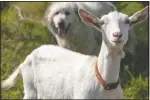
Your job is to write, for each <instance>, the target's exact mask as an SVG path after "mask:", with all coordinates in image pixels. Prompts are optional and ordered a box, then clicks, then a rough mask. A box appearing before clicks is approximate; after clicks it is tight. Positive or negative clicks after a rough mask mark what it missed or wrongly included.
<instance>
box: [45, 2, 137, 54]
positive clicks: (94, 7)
mask: <svg viewBox="0 0 150 100" xmlns="http://www.w3.org/2000/svg"><path fill="white" fill-rule="evenodd" d="M79 8H83V9H86V10H88V11H90V12H92V13H93V14H95V15H96V16H100V15H101V14H107V13H108V12H110V11H113V10H116V8H115V6H114V5H113V4H112V3H110V2H54V3H52V4H51V5H50V7H49V8H48V9H47V11H46V14H45V19H46V23H47V26H48V28H49V30H50V31H51V32H52V34H53V35H54V37H55V39H56V41H57V43H58V45H59V46H61V47H64V48H67V49H70V50H73V51H76V52H80V53H82V54H88V55H98V53H99V50H100V44H99V43H101V42H99V41H101V36H100V35H101V34H99V32H98V31H97V30H96V29H94V28H92V27H89V26H87V25H85V24H84V23H83V22H82V21H81V20H80V18H79V15H78V13H77V11H78V9H79ZM134 37H135V36H134V34H129V42H128V43H127V45H126V48H127V49H126V50H125V51H127V50H128V51H131V50H132V47H133V44H134V41H135V38H134Z"/></svg>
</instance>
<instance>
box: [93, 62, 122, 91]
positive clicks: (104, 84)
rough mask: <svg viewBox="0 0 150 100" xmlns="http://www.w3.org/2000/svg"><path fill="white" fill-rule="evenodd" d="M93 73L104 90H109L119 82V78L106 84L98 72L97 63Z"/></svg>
mask: <svg viewBox="0 0 150 100" xmlns="http://www.w3.org/2000/svg"><path fill="white" fill-rule="evenodd" d="M95 74H96V78H97V80H98V83H99V84H101V85H102V86H103V88H104V89H105V90H111V89H116V88H117V86H118V84H119V79H118V81H117V82H116V83H110V84H106V82H105V81H104V80H103V78H102V76H101V75H100V73H99V71H98V65H97V63H96V64H95Z"/></svg>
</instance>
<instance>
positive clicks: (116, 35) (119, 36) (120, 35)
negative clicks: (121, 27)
mask: <svg viewBox="0 0 150 100" xmlns="http://www.w3.org/2000/svg"><path fill="white" fill-rule="evenodd" d="M113 36H114V37H117V38H121V37H122V33H120V32H115V33H113Z"/></svg>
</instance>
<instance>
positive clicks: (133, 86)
mask: <svg viewBox="0 0 150 100" xmlns="http://www.w3.org/2000/svg"><path fill="white" fill-rule="evenodd" d="M14 4H15V5H18V6H19V7H20V8H21V9H22V11H23V13H24V14H25V15H26V16H28V17H29V18H32V19H35V20H42V19H43V17H44V12H45V10H46V8H47V7H48V5H49V4H50V2H9V7H8V8H6V9H3V10H1V79H2V80H3V79H6V78H7V77H8V76H9V75H10V74H11V73H12V72H13V71H14V70H15V69H16V68H17V67H18V65H19V64H20V63H21V62H23V61H24V59H25V57H26V56H27V55H28V54H29V53H30V52H31V51H32V50H33V49H34V48H37V47H38V46H40V45H42V44H56V41H55V39H54V37H53V36H52V35H51V33H50V32H49V31H48V29H47V27H45V26H43V25H42V24H40V23H36V22H32V21H28V20H23V21H20V20H19V17H18V15H17V11H16V9H14V8H13V7H12V6H13V5H14ZM116 7H117V8H118V10H119V11H121V12H123V13H126V14H129V15H132V14H133V13H134V12H136V11H138V10H140V9H142V8H143V7H144V6H143V3H141V2H117V3H116ZM134 29H135V33H136V37H137V42H138V43H137V45H136V52H135V55H134V56H132V55H128V57H127V58H125V59H123V61H122V63H124V62H125V63H126V65H124V64H122V66H121V72H120V76H121V85H122V87H123V91H124V96H125V98H133V99H137V98H140V99H145V98H148V48H149V47H148V21H145V22H144V23H141V24H140V25H137V26H136V27H135V28H134ZM1 97H2V99H8V98H9V99H21V98H23V85H22V78H21V77H20V78H19V80H18V83H17V84H16V86H15V87H14V88H12V89H11V90H2V91H1Z"/></svg>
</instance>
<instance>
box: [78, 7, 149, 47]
mask: <svg viewBox="0 0 150 100" xmlns="http://www.w3.org/2000/svg"><path fill="white" fill-rule="evenodd" d="M148 8H149V7H145V8H144V9H143V10H141V11H138V12H136V13H135V14H133V15H132V16H130V17H128V15H126V14H123V13H121V12H117V11H114V12H110V13H109V14H107V15H103V16H101V17H100V19H99V18H97V17H96V16H94V15H93V14H91V13H89V12H87V11H86V10H83V9H79V11H78V13H79V16H80V18H81V19H82V21H83V22H84V23H86V24H88V25H91V26H93V27H95V28H96V29H98V30H99V31H102V35H103V40H104V42H105V43H106V44H107V46H109V47H111V48H118V47H119V48H120V47H121V48H123V46H124V44H126V42H127V40H128V31H129V29H130V28H131V27H132V26H134V25H135V24H137V23H139V22H142V21H144V20H145V19H147V17H148Z"/></svg>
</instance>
